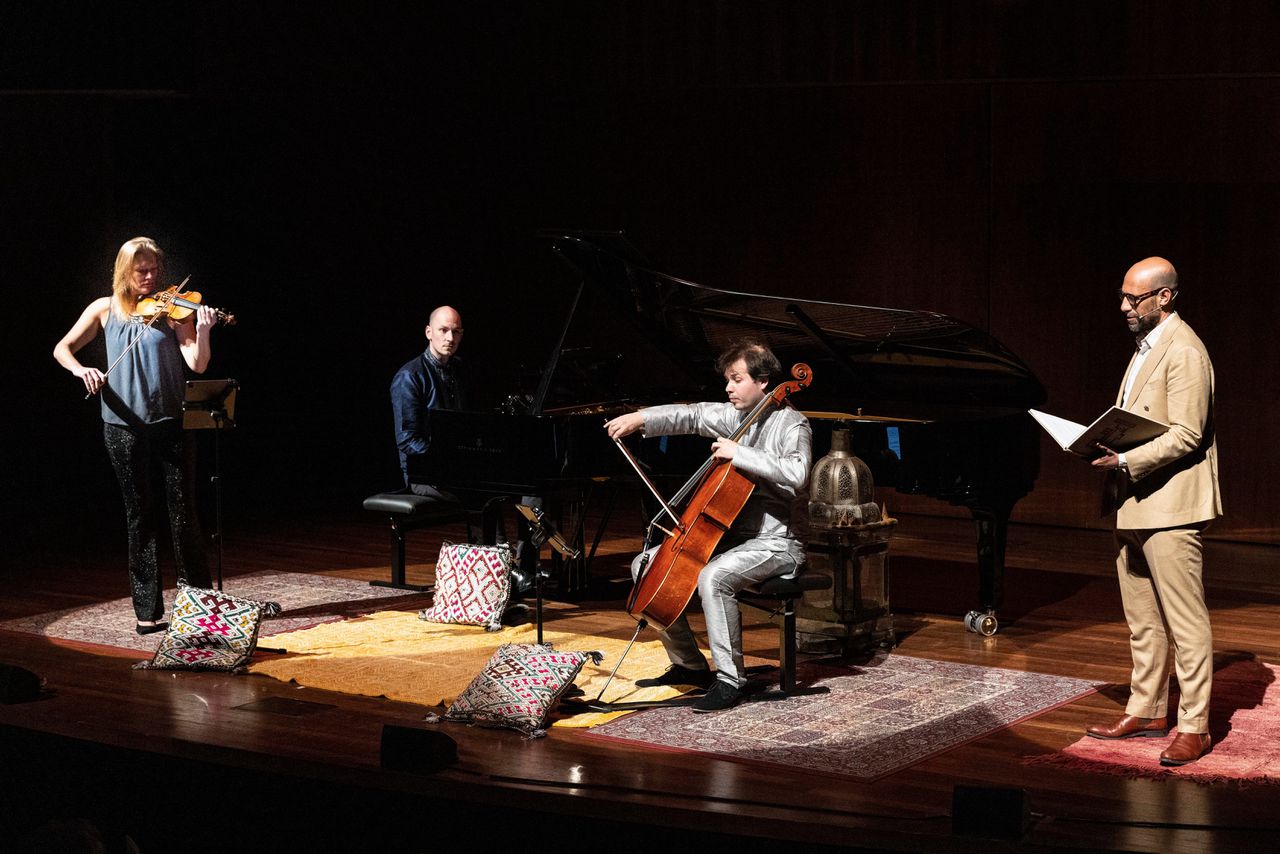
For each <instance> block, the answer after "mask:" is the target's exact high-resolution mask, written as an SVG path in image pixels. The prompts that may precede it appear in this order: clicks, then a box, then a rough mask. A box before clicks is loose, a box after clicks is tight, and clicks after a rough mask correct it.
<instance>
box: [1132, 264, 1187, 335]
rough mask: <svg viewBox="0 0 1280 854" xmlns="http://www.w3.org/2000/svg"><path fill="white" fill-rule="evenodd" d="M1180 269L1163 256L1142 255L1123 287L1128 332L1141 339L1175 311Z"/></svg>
mask: <svg viewBox="0 0 1280 854" xmlns="http://www.w3.org/2000/svg"><path fill="white" fill-rule="evenodd" d="M1177 295H1178V271H1177V270H1175V269H1173V264H1171V263H1169V262H1168V261H1167V260H1166V259H1164V258H1159V257H1155V256H1152V257H1150V258H1143V259H1142V260H1141V261H1139V262H1138V263H1137V264H1134V265H1133V266H1132V267H1130V268H1129V272H1127V273H1125V275H1124V283H1123V284H1122V285H1121V286H1120V310H1121V311H1122V312H1124V316H1125V322H1126V323H1127V324H1128V326H1129V331H1130V332H1132V333H1133V334H1134V335H1136V336H1138V338H1139V339H1141V338H1142V337H1143V336H1145V335H1146V334H1147V333H1148V332H1150V331H1151V330H1152V329H1155V328H1156V327H1157V326H1159V325H1160V324H1161V323H1163V322H1164V320H1165V318H1167V317H1168V316H1169V315H1170V314H1172V313H1173V300H1174V297H1176V296H1177Z"/></svg>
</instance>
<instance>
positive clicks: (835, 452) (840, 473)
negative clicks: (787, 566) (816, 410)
mask: <svg viewBox="0 0 1280 854" xmlns="http://www.w3.org/2000/svg"><path fill="white" fill-rule="evenodd" d="M849 449H850V442H849V431H848V429H847V428H843V427H837V428H836V429H834V430H832V431H831V451H830V452H829V453H828V454H827V455H826V456H825V457H823V458H822V459H820V460H818V462H817V463H815V464H814V466H813V471H812V472H811V474H810V476H809V490H810V492H809V499H810V500H809V535H808V538H807V541H806V545H805V552H806V554H807V560H808V564H809V566H808V570H807V571H808V572H821V573H825V574H827V575H829V576H831V579H832V586H831V589H830V590H812V591H809V592H807V593H805V597H804V601H803V602H802V603H801V605H800V607H799V608H798V609H797V612H796V617H797V621H796V629H797V633H798V635H799V648H800V650H801V651H803V652H820V653H831V652H838V653H841V654H845V655H848V654H851V653H854V652H862V651H866V650H868V649H871V648H873V647H892V646H893V645H894V642H895V638H894V633H893V614H892V613H891V612H890V610H889V569H888V552H889V539H890V538H891V537H892V536H893V529H894V528H895V527H896V526H897V524H898V520H897V519H889V518H885V514H884V511H883V509H882V508H881V507H880V505H878V504H876V503H875V501H874V500H873V498H874V495H875V484H874V482H873V481H872V478H871V469H869V468H868V467H867V464H866V463H864V462H863V461H862V460H860V459H858V458H857V457H856V456H854V455H853V454H852V453H851V452H850V450H849Z"/></svg>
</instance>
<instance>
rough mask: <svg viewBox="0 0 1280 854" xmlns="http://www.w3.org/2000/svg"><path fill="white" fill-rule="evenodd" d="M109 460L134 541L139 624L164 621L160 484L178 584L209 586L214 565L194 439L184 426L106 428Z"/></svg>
mask: <svg viewBox="0 0 1280 854" xmlns="http://www.w3.org/2000/svg"><path fill="white" fill-rule="evenodd" d="M102 426H103V439H104V440H105V442H106V446H107V456H108V457H110V458H111V466H112V468H114V469H115V472H116V479H117V480H119V481H120V494H121V495H122V496H123V498H124V513H125V527H126V531H127V533H128V539H129V589H130V591H131V592H132V594H133V611H134V613H135V614H136V615H137V617H138V619H139V620H159V619H160V618H161V617H163V616H164V598H163V596H162V595H161V584H160V566H159V562H158V555H157V548H156V529H157V523H158V519H157V513H156V505H155V495H154V493H155V481H156V480H157V479H159V480H160V481H162V482H163V488H164V495H165V501H166V503H167V504H168V508H169V529H170V532H171V533H172V534H173V552H174V559H175V560H176V562H177V569H178V573H177V574H178V581H179V582H181V583H183V584H189V585H191V586H193V587H208V586H209V584H210V581H209V564H208V563H207V561H206V559H205V553H204V541H203V539H202V537H201V534H200V519H199V517H198V515H197V514H196V503H195V494H196V489H195V469H196V466H195V459H196V454H195V439H194V437H192V436H191V435H190V434H188V433H186V432H185V431H184V430H183V429H182V424H181V422H178V421H162V422H160V423H159V424H152V425H147V426H145V427H122V426H120V425H117V424H107V423H104V424H103V425H102Z"/></svg>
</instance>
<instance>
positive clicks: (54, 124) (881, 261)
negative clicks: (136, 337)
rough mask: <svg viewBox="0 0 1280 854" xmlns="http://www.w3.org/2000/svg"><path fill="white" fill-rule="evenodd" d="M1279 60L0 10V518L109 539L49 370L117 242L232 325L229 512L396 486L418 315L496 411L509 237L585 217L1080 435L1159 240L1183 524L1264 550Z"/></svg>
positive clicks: (1021, 18) (530, 20) (80, 440)
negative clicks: (1200, 439)
mask: <svg viewBox="0 0 1280 854" xmlns="http://www.w3.org/2000/svg"><path fill="white" fill-rule="evenodd" d="M1278 43H1280V11H1277V7H1276V6H1274V5H1273V4H1271V3H1269V2H1265V1H1264V0H1254V2H1231V3H1223V2H1197V1H1196V0H1182V2H1176V1H1175V2H1156V0H1145V2H1144V0H1127V1H1126V0H1076V2H1061V3H1050V2H1029V0H985V2H979V0H974V2H910V0H883V1H882V2H870V0H869V1H868V2H834V0H828V1H827V2H817V0H815V2H794V3H752V2H681V3H670V4H664V3H647V2H633V3H614V2H595V3H514V2H508V3H483V2H468V3H458V4H450V3H443V4H440V3H433V4H421V5H420V6H419V5H416V4H414V5H411V4H404V5H399V4H367V5H366V4H361V5H356V4H342V3H333V4H312V3H258V4H244V5H240V4H214V3H202V4H156V5H146V4H129V3H79V4H65V5H56V6H54V8H46V7H45V6H43V5H31V6H26V5H23V4H6V5H5V6H4V7H3V9H0V205H2V206H3V210H4V212H5V215H4V227H3V229H0V241H2V243H0V262H2V263H3V268H2V269H3V273H2V274H3V279H4V285H5V288H4V293H5V294H6V295H7V297H8V304H9V307H10V308H9V311H8V315H9V318H8V319H9V326H10V328H9V330H8V332H7V333H6V334H5V335H3V336H0V348H2V349H0V355H3V359H0V371H2V373H0V381H3V387H4V388H5V389H6V391H7V394H5V399H6V404H5V416H4V419H3V421H4V423H5V425H6V428H7V429H6V433H7V434H8V435H7V437H6V438H5V440H4V451H3V460H2V463H3V472H4V485H5V488H4V490H3V495H2V497H0V502H2V503H0V511H2V512H3V518H4V523H5V526H6V529H7V530H8V531H10V532H11V539H16V540H17V541H18V542H19V543H21V542H22V541H23V539H24V538H26V539H31V540H33V541H36V542H38V541H39V537H43V536H47V535H49V534H50V533H57V535H59V536H68V535H70V536H75V533H74V532H75V531H77V530H81V529H82V528H83V526H85V525H88V524H90V523H91V521H92V520H97V521H99V522H102V521H103V520H105V522H103V524H105V525H106V526H107V527H108V528H110V529H112V530H114V528H115V526H117V525H118V524H119V522H120V520H121V518H122V515H123V514H122V511H121V509H120V506H119V498H118V494H117V491H116V484H115V481H114V477H113V476H112V474H111V471H110V467H109V465H108V463H107V460H106V456H105V453H104V452H103V450H102V445H101V436H100V432H101V426H100V420H99V417H98V408H97V403H96V402H85V401H83V400H82V399H81V398H82V397H83V393H82V391H81V389H80V387H79V385H78V384H77V383H76V381H75V380H74V379H73V378H72V377H71V376H70V375H69V374H68V373H67V372H65V371H64V370H63V369H62V368H60V367H59V366H58V365H57V364H56V363H55V362H54V361H53V360H52V358H51V357H50V352H51V350H52V348H53V345H54V344H55V343H56V341H57V340H58V339H59V337H60V336H61V335H62V334H63V333H64V332H65V331H66V330H67V329H68V328H69V327H70V325H71V324H72V323H73V322H74V320H75V319H76V317H77V316H78V314H79V312H80V311H81V310H82V308H83V307H84V306H85V305H86V304H87V303H89V302H90V301H91V300H92V299H94V298H95V297H98V296H101V295H104V294H106V293H107V292H108V289H109V283H110V270H111V264H112V261H113V259H114V256H115V252H116V250H117V248H118V247H119V245H120V244H121V243H122V242H124V241H125V240H126V239H128V238H130V237H134V236H136V235H139V234H144V235H147V236H150V237H153V238H155V239H156V240H157V241H158V242H159V243H160V245H161V246H162V247H164V248H165V249H166V251H167V252H168V255H169V259H168V260H169V268H170V273H171V275H170V279H171V280H172V281H174V282H176V281H178V280H180V279H181V278H182V277H183V276H185V275H187V274H191V275H192V286H193V287H195V288H196V289H197V290H200V291H201V292H203V293H204V295H205V300H206V302H208V303H209V304H212V305H216V306H220V307H224V308H226V309H229V310H231V311H234V312H235V313H236V314H237V315H238V316H239V318H240V324H239V325H238V326H237V327H236V328H234V329H219V330H217V331H216V333H215V338H214V359H213V362H212V364H211V366H210V369H209V372H208V373H207V374H206V377H210V378H213V377H224V376H231V377H235V378H236V379H238V380H239V381H240V382H241V384H242V387H243V388H242V391H241V396H240V411H239V413H238V416H239V421H240V427H239V429H237V430H236V431H235V433H234V434H232V435H231V436H228V439H227V443H226V446H225V449H226V454H225V458H224V459H225V471H224V474H225V475H226V484H227V498H228V511H227V512H228V515H229V521H230V524H232V525H236V524H244V523H245V522H246V521H247V520H248V519H249V518H250V517H255V518H268V519H269V518H271V517H272V516H273V515H276V514H278V513H280V512H281V511H283V510H288V511H290V512H292V511H293V510H294V509H310V508H315V509H325V508H329V509H333V508H338V509H345V508H356V507H358V506H359V501H360V499H361V498H363V497H364V495H366V494H368V493H370V492H374V491H377V490H379V489H383V488H387V487H390V486H393V485H395V482H396V479H397V474H398V472H397V469H396V463H395V451H394V445H393V443H392V437H391V416H390V407H389V404H388V401H387V385H388V382H389V380H390V377H391V375H392V373H394V371H395V370H396V368H397V367H399V365H400V364H402V363H403V362H404V361H405V360H407V359H409V358H410V357H412V356H414V355H415V354H416V353H418V352H420V351H421V349H422V348H423V346H424V342H423V340H422V337H421V335H422V331H421V330H422V326H423V323H424V321H425V319H426V316H427V313H428V312H429V311H430V309H431V308H433V307H434V306H436V305H439V304H441V303H450V304H452V305H455V306H456V307H458V308H459V309H460V310H461V312H462V314H463V316H464V319H465V325H466V329H467V337H466V342H465V344H464V347H463V350H462V353H463V356H464V357H467V358H468V361H469V363H470V366H471V368H472V369H473V371H474V373H475V374H476V377H475V380H476V382H475V385H476V387H478V388H485V389H488V390H489V394H490V396H491V398H492V399H494V400H496V398H497V397H498V396H500V394H503V393H506V392H507V391H508V390H514V388H515V387H516V386H517V385H518V377H519V374H520V373H521V367H522V366H530V367H534V368H536V366H537V365H539V364H541V362H542V361H543V360H544V359H545V358H546V355H547V348H548V347H549V346H550V340H551V336H552V335H553V334H554V330H555V326H556V325H557V324H558V321H559V314H560V313H561V310H562V307H563V305H564V304H565V303H566V301H567V299H568V292H567V288H568V285H569V281H568V280H567V279H566V277H565V275H564V273H563V271H562V270H561V269H560V268H558V267H557V266H556V265H555V264H554V263H553V262H552V260H551V258H550V257H549V252H548V251H547V250H546V247H545V246H543V245H540V244H539V243H538V242H537V241H536V240H535V239H534V238H533V234H534V232H535V231H536V230H537V229H539V228H543V227H580V228H594V229H625V230H626V231H627V233H628V234H629V236H630V238H631V240H632V242H633V243H634V244H635V245H637V246H638V247H639V248H640V249H641V250H642V251H644V252H645V253H647V254H648V255H649V256H650V257H651V258H652V260H653V262H654V264H655V265H656V266H657V267H658V268H659V269H662V270H665V271H667V272H669V273H672V274H674V275H677V276H681V277H683V278H687V279H691V280H693V281H697V282H702V283H704V284H708V285H713V286H719V287H726V288H730V289H735V290H747V291H758V292H762V293H770V294H787V295H794V296H800V297H809V298H818V299H831V300H838V301H842V302H850V303H859V304H865V305H883V306H890V307H895V308H911V309H925V310H930V311H936V312H942V313H945V314H950V315H954V316H956V317H958V318H960V319H962V320H964V321H966V322H969V323H971V324H974V325H976V326H978V327H980V328H982V329H985V330H988V331H989V332H991V333H992V334H993V335H994V336H995V337H996V338H998V339H999V340H1001V341H1002V342H1003V343H1004V344H1005V345H1006V346H1008V347H1009V348H1010V349H1011V350H1013V351H1014V352H1015V353H1017V354H1019V355H1020V356H1021V357H1022V358H1023V359H1024V360H1025V361H1026V362H1027V363H1028V364H1029V365H1030V367H1031V368H1032V370H1033V371H1034V372H1035V373H1036V374H1037V375H1038V376H1039V377H1040V379H1041V380H1042V381H1043V383H1044V385H1045V387H1046V388H1047V389H1048V393H1049V400H1048V403H1047V404H1046V408H1047V409H1049V410H1050V411H1052V412H1054V413H1056V414H1060V415H1063V416H1066V417H1070V418H1073V419H1075V420H1077V421H1082V422H1088V421H1090V420H1092V418H1093V417H1094V416H1095V415H1097V414H1098V413H1100V412H1101V411H1102V410H1103V409H1105V408H1106V407H1107V406H1108V405H1110V404H1111V403H1112V402H1113V399H1114V396H1115V391H1116V387H1117V385H1118V383H1119V382H1120V379H1121V375H1122V373H1123V370H1124V366H1125V364H1126V360H1127V358H1128V353H1129V351H1130V347H1131V346H1132V344H1131V342H1130V340H1129V338H1128V336H1127V334H1126V332H1125V329H1124V325H1123V321H1122V319H1121V317H1120V313H1119V310H1118V306H1117V301H1116V300H1115V299H1114V293H1115V290H1116V289H1117V288H1118V287H1119V285H1120V281H1121V278H1122V276H1123V274H1124V271H1125V270H1126V269H1127V267H1128V266H1129V265H1130V264H1131V263H1133V262H1134V261H1137V260H1139V259H1140V258H1142V257H1145V256H1147V255H1152V254H1160V255H1165V256H1166V257H1168V258H1170V259H1171V260H1173V262H1174V263H1175V264H1176V265H1177V266H1178V268H1179V271H1180V273H1181V277H1182V281H1183V286H1184V292H1183V293H1182V295H1181V296H1180V297H1179V302H1178V306H1179V309H1180V312H1181V314H1182V316H1183V317H1184V318H1185V319H1186V320H1187V321H1188V322H1190V323H1191V325H1192V326H1193V327H1194V328H1195V329H1196V330H1197V331H1198V333H1199V334H1200V336H1201V337H1202V338H1203V339H1204V341H1205V342H1206V344H1207V346H1208V348H1209V350H1210V353H1211V354H1212V356H1213V359H1214V362H1215V366H1216V369H1217V375H1218V390H1217V416H1218V425H1219V447H1220V453H1221V460H1222V468H1221V475H1222V483H1223V490H1224V500H1225V504H1226V510H1227V516H1226V518H1225V519H1223V520H1222V521H1220V522H1219V523H1218V524H1217V525H1216V526H1215V527H1214V529H1213V531H1212V532H1211V533H1212V535H1213V536H1216V537H1220V538H1226V539H1237V540H1253V541H1259V542H1270V543H1275V542H1277V541H1278V540H1280V534H1278V529H1277V523H1276V521H1275V520H1276V518H1277V516H1278V515H1280V514H1278V511H1280V499H1278V498H1277V497H1276V490H1275V489H1273V488H1270V487H1267V484H1268V483H1274V482H1275V480H1276V476H1277V474H1280V464H1278V463H1277V458H1276V455H1275V454H1274V453H1273V451H1272V447H1273V441H1272V436H1273V434H1272V433H1271V430H1273V429H1274V427H1273V426H1272V425H1273V424H1275V422H1276V419H1277V416H1280V407H1278V406H1277V403H1276V393H1275V388H1276V385H1277V379H1278V377H1277V373H1278V369H1277V365H1278V364H1280V343H1278V342H1277V337H1278V336H1277V335H1276V333H1275V331H1274V328H1273V326H1274V318H1275V317H1276V308H1277V302H1278V300H1277V289H1276V272H1275V271H1276V270H1277V267H1278V266H1280V265H1278V263H1277V262H1278V261H1280V191H1278V187H1277V179H1278V178H1280V159H1278V158H1277V144H1276V143H1277V137H1278V135H1280V73H1278V72H1280V51H1277V49H1276V45H1277V44H1278ZM92 347H94V348H98V349H96V350H94V349H90V350H88V351H87V352H86V353H85V354H84V359H85V361H86V362H92V361H93V360H94V359H95V358H97V359H98V360H101V352H102V351H101V343H100V341H98V342H95V344H94V345H92ZM94 353H97V354H98V355H97V356H96V357H95V356H94V355H93V354H94ZM856 405H857V402H856V401H852V402H850V407H851V408H852V407H853V406H856ZM205 441H206V442H207V437H205ZM818 451H819V452H822V451H825V448H822V449H818ZM206 461H207V456H206ZM1098 485H1099V482H1098V479H1097V478H1096V477H1095V476H1094V474H1093V473H1092V472H1090V471H1088V469H1087V466H1085V465H1083V464H1082V463H1080V462H1079V461H1077V460H1074V459H1073V458H1070V457H1068V456H1067V455H1066V454H1064V453H1063V452H1061V451H1059V450H1058V449H1057V448H1056V446H1053V445H1051V444H1050V443H1049V442H1048V440H1047V439H1046V440H1045V442H1044V444H1043V454H1042V472H1041V475H1040V478H1039V481H1038V483H1037V486H1036V489H1035V491H1034V492H1033V493H1032V494H1031V495H1030V496H1029V497H1028V498H1026V499H1024V500H1023V501H1022V502H1021V503H1020V505H1019V506H1018V508H1017V509H1016V510H1015V519H1017V520H1021V521H1027V522H1036V523H1044V524H1054V525H1067V526H1073V527H1081V528H1085V527H1101V526H1104V525H1105V524H1106V523H1105V521H1103V520H1099V519H1098V518H1097V514H1096V512H1095V509H1096V506H1097V497H1096V496H1097V489H1098ZM895 500H897V502H898V503H897V506H896V509H898V510H916V511H919V512H931V513H953V512H958V511H954V510H953V509H952V508H949V507H948V506H947V505H944V504H940V503H938V502H933V501H929V500H927V499H912V500H908V499H907V498H906V497H902V498H899V499H895ZM893 509H895V508H893V507H891V510H893ZM121 539H123V538H121Z"/></svg>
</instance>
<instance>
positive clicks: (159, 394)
mask: <svg viewBox="0 0 1280 854" xmlns="http://www.w3.org/2000/svg"><path fill="white" fill-rule="evenodd" d="M103 332H104V333H105V336H106V340H107V364H108V365H113V364H115V361H116V359H117V358H118V357H119V356H120V354H121V353H123V352H124V350H125V348H126V347H128V346H129V344H130V342H132V341H133V340H134V339H135V338H141V340H140V341H138V343H137V344H135V345H134V346H133V349H131V350H130V351H129V353H128V355H126V356H125V357H124V359H122V360H121V361H120V364H118V365H116V367H115V369H114V370H113V371H112V372H111V374H110V376H108V377H107V384H106V385H105V386H104V387H103V388H102V392H101V394H102V420H103V421H105V422H107V423H108V424H119V425H121V426H125V427H141V426H143V425H146V424H156V423H158V422H160V421H168V420H170V419H175V418H176V419H181V418H182V398H183V393H184V388H185V379H184V374H183V371H182V367H183V364H184V363H183V361H182V350H181V349H180V348H179V346H178V336H177V335H176V334H175V333H174V331H173V328H172V327H171V326H170V325H169V323H168V321H167V320H166V319H165V318H158V319H157V320H156V322H155V323H153V324H151V326H150V327H147V326H146V325H145V324H144V323H143V322H142V321H140V320H136V319H133V318H131V319H129V320H121V319H120V318H118V317H116V313H115V312H114V311H108V312H107V324H106V326H105V327H104V328H103Z"/></svg>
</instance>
